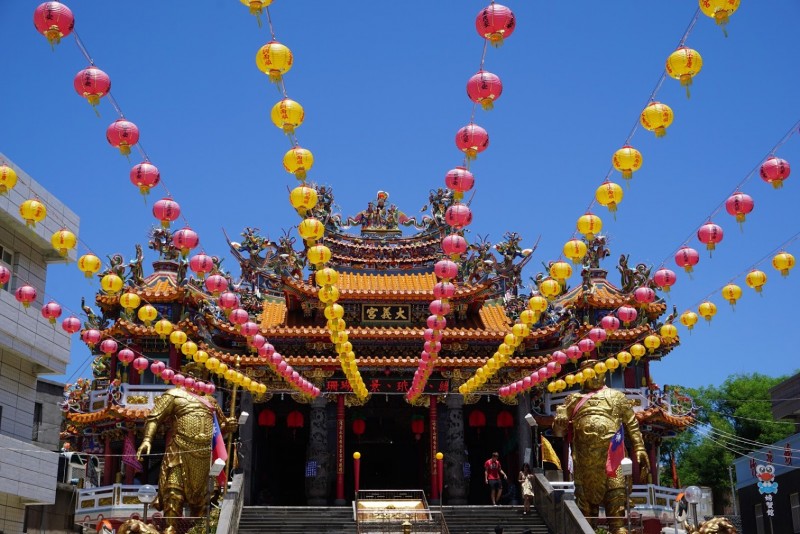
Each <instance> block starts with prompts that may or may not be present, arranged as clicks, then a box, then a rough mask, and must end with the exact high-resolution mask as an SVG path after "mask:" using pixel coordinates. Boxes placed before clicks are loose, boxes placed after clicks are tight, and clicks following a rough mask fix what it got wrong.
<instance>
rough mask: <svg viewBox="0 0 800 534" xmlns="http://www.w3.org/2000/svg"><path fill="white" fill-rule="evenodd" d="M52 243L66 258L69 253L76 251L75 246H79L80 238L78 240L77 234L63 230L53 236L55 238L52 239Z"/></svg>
mask: <svg viewBox="0 0 800 534" xmlns="http://www.w3.org/2000/svg"><path fill="white" fill-rule="evenodd" d="M50 243H51V244H52V245H53V248H54V249H56V250H57V251H58V253H59V254H61V255H62V256H66V255H67V254H69V251H70V250H72V249H74V248H75V245H77V244H78V238H76V237H75V234H73V233H72V232H70V231H69V230H67V229H66V228H62V229H61V230H59V231H58V232H56V233H54V234H53V236H52V237H51V238H50Z"/></svg>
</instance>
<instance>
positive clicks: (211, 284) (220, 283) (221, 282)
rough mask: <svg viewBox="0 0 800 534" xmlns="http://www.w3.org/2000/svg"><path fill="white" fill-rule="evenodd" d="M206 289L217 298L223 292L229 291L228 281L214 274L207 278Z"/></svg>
mask: <svg viewBox="0 0 800 534" xmlns="http://www.w3.org/2000/svg"><path fill="white" fill-rule="evenodd" d="M206 289H208V290H209V291H210V292H211V294H212V295H214V296H215V297H216V296H218V295H219V294H220V293H221V292H223V291H225V290H226V289H228V280H227V279H226V278H225V277H224V276H222V275H220V274H212V275H211V276H209V277H208V278H206Z"/></svg>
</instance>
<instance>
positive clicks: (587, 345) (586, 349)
mask: <svg viewBox="0 0 800 534" xmlns="http://www.w3.org/2000/svg"><path fill="white" fill-rule="evenodd" d="M594 347H595V344H594V341H592V340H591V339H581V340H580V341H578V348H579V349H580V351H581V352H582V353H583V355H584V356H589V354H591V352H592V351H593V350H594ZM551 363H552V364H554V365H555V362H550V363H548V364H547V365H548V366H549V365H550V364H551Z"/></svg>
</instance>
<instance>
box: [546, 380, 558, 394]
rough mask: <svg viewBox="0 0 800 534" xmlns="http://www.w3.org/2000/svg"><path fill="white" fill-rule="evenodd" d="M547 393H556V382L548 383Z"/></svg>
mask: <svg viewBox="0 0 800 534" xmlns="http://www.w3.org/2000/svg"><path fill="white" fill-rule="evenodd" d="M547 391H549V392H550V393H555V392H556V383H555V382H550V383H548V384H547Z"/></svg>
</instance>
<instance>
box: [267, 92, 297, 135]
mask: <svg viewBox="0 0 800 534" xmlns="http://www.w3.org/2000/svg"><path fill="white" fill-rule="evenodd" d="M270 118H271V119H272V123H273V124H274V125H275V126H277V127H278V128H281V129H282V130H283V132H284V133H285V134H286V135H292V134H294V130H295V128H297V127H298V126H300V125H301V124H303V119H304V118H305V112H304V111H303V106H301V105H300V104H298V103H297V102H295V101H294V100H291V99H289V98H284V99H283V100H281V101H280V102H278V103H277V104H275V105H274V106H272V112H271V113H270Z"/></svg>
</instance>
